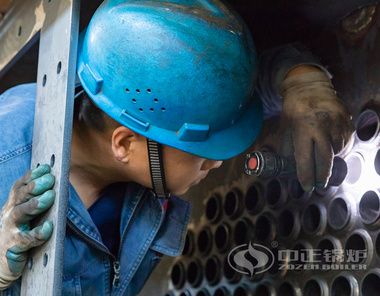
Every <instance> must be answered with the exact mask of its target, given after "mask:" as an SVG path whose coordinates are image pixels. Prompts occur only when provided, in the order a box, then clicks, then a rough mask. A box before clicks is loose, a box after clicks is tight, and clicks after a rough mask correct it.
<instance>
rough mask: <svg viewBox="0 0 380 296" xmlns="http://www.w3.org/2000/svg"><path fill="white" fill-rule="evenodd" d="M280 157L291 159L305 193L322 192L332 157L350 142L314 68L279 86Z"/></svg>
mask: <svg viewBox="0 0 380 296" xmlns="http://www.w3.org/2000/svg"><path fill="white" fill-rule="evenodd" d="M281 95H282V104H283V106H282V112H281V114H280V126H281V131H280V134H281V135H282V147H281V154H282V155H284V156H285V157H287V158H293V159H294V158H295V161H296V167H297V176H298V179H299V181H300V183H301V185H302V187H303V189H304V190H305V191H311V190H312V189H313V188H314V187H317V188H323V187H325V185H326V184H327V182H328V179H329V177H330V174H331V167H332V160H333V157H334V154H338V153H339V152H341V151H342V149H343V148H344V147H345V145H346V144H347V143H348V142H349V140H350V138H351V133H352V131H353V125H352V123H351V118H350V115H349V113H348V112H347V110H346V109H345V107H344V106H343V105H342V103H341V102H340V99H339V98H338V97H337V95H336V92H335V91H334V89H333V86H332V84H331V81H330V79H329V78H328V76H327V75H326V74H325V73H324V72H322V71H320V70H318V69H317V68H315V70H312V72H310V71H306V73H302V74H298V73H296V75H288V76H287V77H286V78H285V79H284V80H283V82H282V84H281Z"/></svg>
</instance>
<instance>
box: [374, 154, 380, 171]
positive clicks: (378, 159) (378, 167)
mask: <svg viewBox="0 0 380 296" xmlns="http://www.w3.org/2000/svg"><path fill="white" fill-rule="evenodd" d="M375 171H376V173H377V174H378V175H380V150H378V151H377V153H376V156H375Z"/></svg>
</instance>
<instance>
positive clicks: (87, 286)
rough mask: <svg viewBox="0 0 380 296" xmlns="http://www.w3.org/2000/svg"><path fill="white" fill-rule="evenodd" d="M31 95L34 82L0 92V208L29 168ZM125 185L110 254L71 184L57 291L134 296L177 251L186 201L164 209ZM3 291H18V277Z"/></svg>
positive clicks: (186, 217) (181, 240) (187, 216)
mask: <svg viewBox="0 0 380 296" xmlns="http://www.w3.org/2000/svg"><path fill="white" fill-rule="evenodd" d="M35 97H36V85H35V84H26V85H20V86H17V87H14V88H12V89H10V90H8V91H6V92H5V93H3V94H2V95H1V96H0V127H1V128H0V207H2V206H3V205H4V204H5V202H6V200H7V199H8V195H9V192H10V189H11V187H12V186H13V184H14V183H15V182H16V181H17V180H18V179H19V178H21V177H22V176H23V175H24V174H25V173H26V172H27V171H28V170H29V168H30V162H31V149H32V139H33V121H34V106H35ZM126 188H127V189H126V192H125V194H124V196H125V198H124V203H123V205H122V211H121V221H120V237H121V241H120V248H119V253H120V258H115V256H114V255H112V254H111V253H110V252H109V250H108V249H107V247H106V246H105V245H104V244H103V242H102V239H101V236H100V233H99V231H98V229H97V227H96V226H95V224H94V222H93V221H92V219H91V216H90V214H89V212H88V211H87V209H86V208H85V206H84V205H83V203H82V201H81V199H80V198H79V196H78V194H77V193H76V192H75V190H74V188H73V187H72V186H70V192H69V207H68V213H67V218H68V219H67V229H66V239H65V251H64V270H63V291H62V295H65V296H66V295H67V296H69V295H73V296H74V295H78V296H79V295H91V296H94V295H115V296H116V295H136V294H137V293H138V292H139V291H140V290H141V288H142V286H143V284H144V283H145V281H146V280H147V278H148V277H149V275H150V273H151V272H152V271H153V269H154V268H155V267H156V265H157V264H158V263H159V261H160V254H166V255H169V256H178V255H180V254H181V252H182V249H183V245H184V241H185V236H186V230H187V224H188V222H189V219H190V212H191V206H190V203H189V202H186V201H183V200H181V199H180V198H178V197H175V196H174V197H172V198H170V199H169V201H168V204H167V207H166V210H164V209H163V207H162V204H161V202H160V200H158V199H157V198H155V197H154V196H153V193H152V192H151V190H149V189H147V188H145V187H143V186H141V185H138V184H136V183H128V185H127V186H126ZM115 267H116V268H118V267H120V275H119V279H118V281H117V279H116V282H115V285H117V286H118V287H117V288H115V286H114V285H113V282H114V281H115V277H113V278H111V276H112V275H113V274H114V268H115ZM117 282H118V283H117ZM2 294H3V295H19V294H20V280H18V281H16V282H15V283H14V284H13V285H12V286H11V287H10V288H8V289H7V290H5V291H3V293H2Z"/></svg>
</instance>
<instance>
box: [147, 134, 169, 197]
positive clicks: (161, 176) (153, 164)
mask: <svg viewBox="0 0 380 296" xmlns="http://www.w3.org/2000/svg"><path fill="white" fill-rule="evenodd" d="M147 143H148V156H149V168H150V176H151V179H152V184H153V190H154V193H155V194H156V197H158V198H169V197H170V193H168V192H167V191H166V184H165V173H164V166H163V161H162V146H161V144H160V143H157V142H156V141H153V140H151V139H148V138H147Z"/></svg>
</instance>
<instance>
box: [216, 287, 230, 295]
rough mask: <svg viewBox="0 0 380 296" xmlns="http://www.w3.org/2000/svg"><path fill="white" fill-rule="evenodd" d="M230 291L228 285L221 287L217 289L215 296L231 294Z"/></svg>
mask: <svg viewBox="0 0 380 296" xmlns="http://www.w3.org/2000/svg"><path fill="white" fill-rule="evenodd" d="M229 295H230V292H229V291H228V290H227V288H226V287H219V288H218V289H216V290H215V292H214V296H229Z"/></svg>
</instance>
